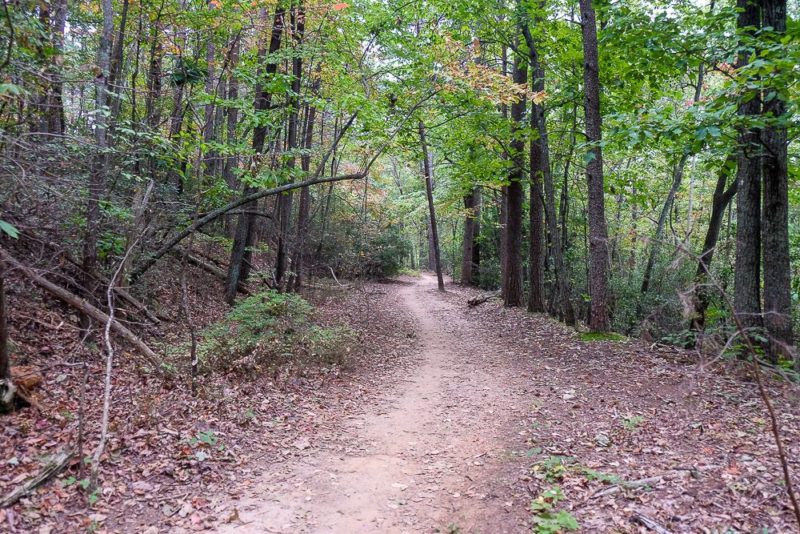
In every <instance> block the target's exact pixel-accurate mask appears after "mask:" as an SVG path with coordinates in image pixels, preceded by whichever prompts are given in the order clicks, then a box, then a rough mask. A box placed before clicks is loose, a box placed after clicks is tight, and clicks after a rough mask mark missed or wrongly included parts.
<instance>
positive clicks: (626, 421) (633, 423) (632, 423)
mask: <svg viewBox="0 0 800 534" xmlns="http://www.w3.org/2000/svg"><path fill="white" fill-rule="evenodd" d="M642 423H644V417H642V416H641V415H632V416H630V417H625V418H623V419H622V427H623V428H624V429H625V430H627V431H628V432H635V431H636V430H637V429H638V428H639V426H640V425H641V424H642Z"/></svg>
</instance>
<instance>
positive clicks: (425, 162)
mask: <svg viewBox="0 0 800 534" xmlns="http://www.w3.org/2000/svg"><path fill="white" fill-rule="evenodd" d="M418 128H419V142H420V146H421V148H422V172H423V174H424V175H425V194H426V195H427V197H428V214H429V217H430V219H429V220H430V228H431V239H432V240H433V260H434V263H435V265H434V267H435V269H436V281H437V283H438V285H439V291H444V278H443V277H442V262H441V258H440V256H439V230H438V228H437V227H436V209H435V208H434V205H433V177H432V174H433V173H432V171H431V160H430V154H429V153H428V142H427V139H426V137H425V124H424V123H423V122H422V121H419V124H418Z"/></svg>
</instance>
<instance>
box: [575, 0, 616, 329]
mask: <svg viewBox="0 0 800 534" xmlns="http://www.w3.org/2000/svg"><path fill="white" fill-rule="evenodd" d="M580 9H581V26H582V31H583V86H584V107H585V113H586V140H587V141H588V142H589V143H591V148H590V149H589V152H588V154H587V156H588V163H587V164H586V179H587V182H588V191H589V203H588V210H587V211H588V223H589V297H590V299H591V309H590V315H589V328H591V329H592V330H593V331H595V332H603V331H606V330H608V327H609V323H608V320H609V319H608V273H607V271H608V228H607V226H606V214H605V197H604V190H603V150H602V148H601V146H600V142H601V141H602V125H603V122H602V115H601V113H600V68H599V59H598V53H597V22H596V19H595V11H594V6H593V5H592V0H580Z"/></svg>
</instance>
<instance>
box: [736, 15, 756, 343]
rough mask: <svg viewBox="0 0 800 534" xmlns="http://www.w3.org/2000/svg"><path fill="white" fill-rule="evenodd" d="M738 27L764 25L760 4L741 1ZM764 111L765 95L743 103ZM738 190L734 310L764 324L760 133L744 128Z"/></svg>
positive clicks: (744, 57)
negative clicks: (762, 105) (762, 302)
mask: <svg viewBox="0 0 800 534" xmlns="http://www.w3.org/2000/svg"><path fill="white" fill-rule="evenodd" d="M737 6H738V8H739V9H740V12H739V16H738V21H737V26H738V29H739V31H740V32H742V33H751V34H752V33H753V32H755V31H757V30H758V29H759V28H760V27H761V12H760V9H759V6H757V5H755V2H752V1H751V0H738V3H737ZM750 55H751V54H750V52H747V51H745V50H742V51H741V52H740V54H739V58H738V62H737V65H738V66H739V67H741V66H744V65H746V64H747V63H748V62H749V61H750ZM760 113H761V97H760V95H756V96H755V97H754V98H752V99H751V100H750V101H749V102H744V103H742V104H740V105H739V114H740V115H742V116H743V117H744V118H748V117H749V118H753V117H757V116H758V115H760ZM737 164H738V166H737V171H736V182H737V193H736V260H735V270H734V298H733V301H734V309H735V313H736V314H737V316H738V317H739V319H740V320H741V322H742V324H743V325H744V326H745V327H746V328H754V327H760V326H762V324H763V322H762V318H761V291H760V285H761V284H760V280H761V146H760V143H759V132H758V130H757V129H756V128H753V127H743V128H742V129H741V130H740V132H739V135H738V157H737Z"/></svg>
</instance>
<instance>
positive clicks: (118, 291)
mask: <svg viewBox="0 0 800 534" xmlns="http://www.w3.org/2000/svg"><path fill="white" fill-rule="evenodd" d="M22 235H23V236H24V237H25V238H26V239H30V240H31V241H35V242H37V243H40V244H42V245H44V246H46V247H49V248H50V249H52V250H53V252H54V253H55V254H56V255H57V256H60V257H62V258H64V259H65V260H66V261H67V263H69V264H70V265H72V266H73V267H75V268H76V269H78V271H80V273H81V274H85V273H84V271H83V265H82V264H81V262H79V261H77V260H76V259H75V258H73V257H72V255H71V254H70V253H69V252H68V251H67V250H64V249H63V248H62V247H61V246H59V245H58V244H57V243H53V242H52V241H48V240H46V239H42V238H40V237H38V236H37V235H36V234H34V233H33V232H31V231H30V230H25V231H24V232H23V233H22ZM90 276H91V277H92V278H93V279H94V280H95V281H97V282H99V283H101V284H103V285H105V286H108V284H109V283H110V280H109V279H108V278H106V277H105V276H103V275H101V274H99V273H91V274H90ZM80 289H81V291H84V292H85V291H87V290H86V289H85V288H80ZM114 294H115V295H117V296H118V297H119V298H120V299H121V300H124V301H125V302H127V303H128V304H130V305H131V306H132V307H133V309H134V310H136V311H137V312H139V313H140V314H142V315H143V316H144V317H145V318H147V319H148V320H149V321H150V322H152V323H153V324H159V323H161V321H162V320H164V321H167V320H169V317H167V316H158V315H157V314H155V313H153V312H151V311H150V310H149V309H148V308H147V306H145V304H144V303H143V302H141V301H140V300H138V299H137V298H136V297H134V296H133V295H131V294H130V293H128V292H127V291H125V290H124V289H122V288H121V287H119V286H117V287H115V288H114Z"/></svg>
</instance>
